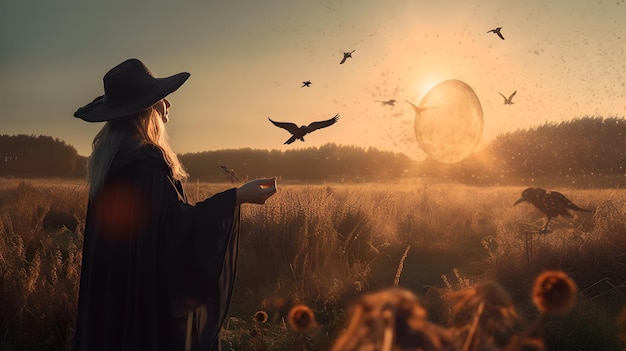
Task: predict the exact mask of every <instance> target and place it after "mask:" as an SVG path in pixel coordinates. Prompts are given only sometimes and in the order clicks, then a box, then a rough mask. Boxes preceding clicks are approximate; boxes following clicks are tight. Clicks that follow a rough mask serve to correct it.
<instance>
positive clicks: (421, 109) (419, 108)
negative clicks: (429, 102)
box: [404, 100, 434, 114]
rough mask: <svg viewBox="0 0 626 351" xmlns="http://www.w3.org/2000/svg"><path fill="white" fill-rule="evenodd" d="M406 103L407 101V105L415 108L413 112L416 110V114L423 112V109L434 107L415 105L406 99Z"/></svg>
mask: <svg viewBox="0 0 626 351" xmlns="http://www.w3.org/2000/svg"><path fill="white" fill-rule="evenodd" d="M404 101H406V100H404ZM406 103H407V104H409V105H411V106H413V109H414V110H415V112H417V113H418V114H420V113H422V112H424V111H426V110H429V109H432V108H434V107H419V106H415V105H414V104H412V103H410V102H408V101H406Z"/></svg>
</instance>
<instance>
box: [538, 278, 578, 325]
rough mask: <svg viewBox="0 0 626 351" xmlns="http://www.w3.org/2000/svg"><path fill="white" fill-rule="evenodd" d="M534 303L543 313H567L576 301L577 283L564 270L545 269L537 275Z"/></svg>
mask: <svg viewBox="0 0 626 351" xmlns="http://www.w3.org/2000/svg"><path fill="white" fill-rule="evenodd" d="M532 297H533V303H534V304H535V306H536V307H537V309H538V310H539V311H540V312H541V313H545V314H548V313H550V314H565V313H567V312H569V311H570V310H571V309H572V307H574V304H575V302H576V283H574V281H573V280H572V279H571V278H570V277H569V276H568V275H567V274H566V273H565V272H562V271H545V272H543V273H541V274H539V275H538V276H537V278H536V279H535V285H534V287H533V295H532Z"/></svg>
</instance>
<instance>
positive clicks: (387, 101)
mask: <svg viewBox="0 0 626 351" xmlns="http://www.w3.org/2000/svg"><path fill="white" fill-rule="evenodd" d="M376 102H380V103H381V104H382V105H389V106H396V102H397V101H396V100H394V99H390V100H385V101H383V100H376Z"/></svg>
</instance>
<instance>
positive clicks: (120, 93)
mask: <svg viewBox="0 0 626 351" xmlns="http://www.w3.org/2000/svg"><path fill="white" fill-rule="evenodd" d="M189 76H190V74H189V73H187V72H182V73H178V74H175V75H173V76H170V77H166V78H156V77H155V76H154V75H153V74H152V72H150V70H149V69H148V67H146V65H144V64H143V62H141V61H139V60H137V59H128V60H126V61H124V62H122V63H120V64H119V65H117V66H115V67H113V68H111V70H110V71H109V72H107V74H105V75H104V78H103V79H102V80H103V81H104V95H102V96H98V97H97V98H95V99H94V100H93V101H92V102H90V103H88V104H87V105H85V106H83V107H81V108H79V109H78V110H77V111H76V112H74V117H78V118H80V119H82V120H85V121H87V122H104V121H109V120H112V119H117V118H120V117H125V116H129V115H133V114H135V113H138V112H141V111H143V110H145V109H147V108H148V107H150V106H152V105H154V104H155V103H156V102H157V101H159V100H161V99H163V98H164V97H166V96H167V95H169V94H171V93H173V92H174V91H176V89H178V88H180V86H181V85H183V83H185V81H186V80H187V78H189Z"/></svg>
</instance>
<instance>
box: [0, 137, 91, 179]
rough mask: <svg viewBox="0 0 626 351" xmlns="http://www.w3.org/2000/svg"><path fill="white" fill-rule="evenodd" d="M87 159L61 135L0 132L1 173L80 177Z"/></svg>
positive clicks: (5, 174)
mask: <svg viewBox="0 0 626 351" xmlns="http://www.w3.org/2000/svg"><path fill="white" fill-rule="evenodd" d="M84 160H85V159H84V158H83V157H81V156H79V155H78V152H76V149H75V148H74V147H73V146H70V145H68V144H66V143H65V142H64V141H62V140H60V139H55V138H52V137H49V136H43V135H40V136H34V135H14V136H10V135H0V175H4V176H7V175H13V176H43V177H76V176H82V175H83V174H84V169H83V168H82V167H83V166H84V164H85V161H84Z"/></svg>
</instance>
